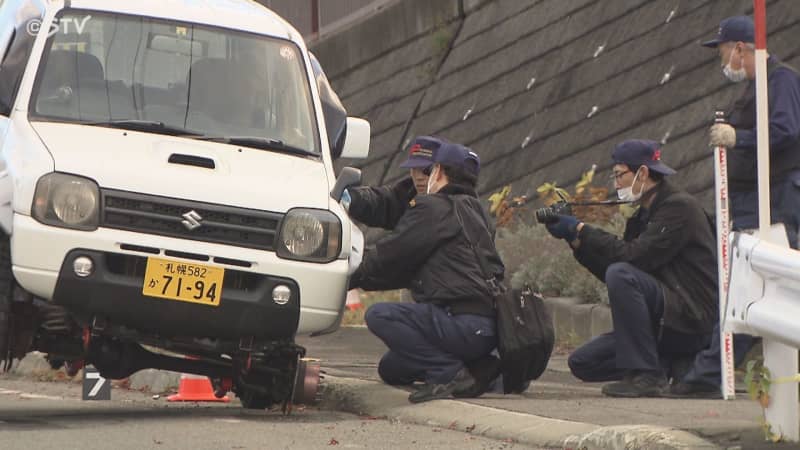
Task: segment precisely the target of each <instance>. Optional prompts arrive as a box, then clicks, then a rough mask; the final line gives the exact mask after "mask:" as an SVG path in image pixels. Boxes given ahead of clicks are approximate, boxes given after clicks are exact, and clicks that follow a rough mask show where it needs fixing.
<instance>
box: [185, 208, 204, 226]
mask: <svg viewBox="0 0 800 450" xmlns="http://www.w3.org/2000/svg"><path fill="white" fill-rule="evenodd" d="M181 217H183V218H184V219H186V220H182V221H181V223H182V224H183V226H185V227H186V229H188V230H189V231H191V230H196V229H197V228H200V227H201V226H202V225H203V224H202V223H200V221H201V220H203V216H201V215H200V214H197V211H195V210H191V211H189V212H187V213H186V214H183V215H182V216H181Z"/></svg>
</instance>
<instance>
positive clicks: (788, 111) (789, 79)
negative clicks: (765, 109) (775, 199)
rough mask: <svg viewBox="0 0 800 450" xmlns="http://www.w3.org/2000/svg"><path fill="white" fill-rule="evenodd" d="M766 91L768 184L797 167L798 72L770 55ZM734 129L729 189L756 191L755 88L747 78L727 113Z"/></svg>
mask: <svg viewBox="0 0 800 450" xmlns="http://www.w3.org/2000/svg"><path fill="white" fill-rule="evenodd" d="M767 74H768V75H767V79H768V85H769V87H768V90H769V144H770V145H769V147H770V152H769V157H770V162H769V172H770V181H771V182H772V183H776V182H780V181H783V180H784V179H785V178H786V176H787V175H788V174H789V173H790V172H791V171H793V170H798V169H800V75H798V73H797V71H796V70H795V69H794V68H792V67H790V66H788V65H786V64H782V63H780V62H779V61H778V60H776V59H775V58H773V57H770V58H769V59H768V60H767ZM727 120H728V123H730V124H731V125H732V126H733V127H734V128H735V129H736V147H735V148H732V149H728V154H727V157H728V184H729V186H730V190H731V191H732V192H753V191H756V189H757V188H756V184H757V183H756V179H757V176H756V175H757V173H756V166H757V164H756V159H757V157H756V87H755V81H754V80H750V81H748V82H747V86H745V89H744V92H743V93H742V96H741V97H740V98H739V99H738V100H737V101H736V102H735V103H734V104H733V106H732V107H731V108H730V110H729V111H728V112H727Z"/></svg>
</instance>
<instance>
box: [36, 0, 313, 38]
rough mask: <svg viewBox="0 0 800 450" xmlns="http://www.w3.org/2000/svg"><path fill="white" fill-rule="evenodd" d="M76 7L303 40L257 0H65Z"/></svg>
mask: <svg viewBox="0 0 800 450" xmlns="http://www.w3.org/2000/svg"><path fill="white" fill-rule="evenodd" d="M51 3H60V4H62V5H66V6H70V7H72V8H76V9H92V10H97V11H106V12H112V13H120V14H132V15H137V16H146V17H154V18H161V19H171V20H177V21H181V22H190V23H197V24H204V25H212V26H218V27H223V28H229V29H233V30H241V31H248V32H252V33H258V34H264V35H268V36H274V37H279V38H285V39H293V40H300V39H302V38H301V37H300V34H299V33H298V32H297V31H296V30H295V29H294V28H293V27H292V26H291V25H289V23H288V22H286V21H285V20H283V18H281V17H280V16H279V15H277V14H275V13H274V12H272V11H271V10H269V9H267V8H266V7H265V6H262V5H261V4H259V3H257V2H255V1H253V0H134V1H120V0H114V1H109V0H71V1H70V0H64V1H52V0H51Z"/></svg>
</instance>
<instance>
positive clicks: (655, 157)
mask: <svg viewBox="0 0 800 450" xmlns="http://www.w3.org/2000/svg"><path fill="white" fill-rule="evenodd" d="M653 161H661V150H656V151H655V152H653Z"/></svg>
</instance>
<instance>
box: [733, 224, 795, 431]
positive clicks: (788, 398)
mask: <svg viewBox="0 0 800 450" xmlns="http://www.w3.org/2000/svg"><path fill="white" fill-rule="evenodd" d="M780 242H783V245H781V244H780ZM730 248H731V255H730V258H731V260H730V268H731V272H730V289H729V291H728V301H727V305H726V308H725V316H724V317H723V330H724V331H728V332H734V333H747V334H752V335H755V336H762V337H763V338H764V342H763V347H764V365H765V366H766V367H767V368H768V369H769V371H770V374H771V379H772V385H771V387H770V392H769V397H770V400H769V405H768V406H767V408H766V419H767V423H768V424H769V425H770V426H771V427H772V432H773V433H776V434H778V435H781V436H783V437H784V438H786V439H788V440H791V441H795V442H796V441H798V439H799V438H800V405H799V404H798V401H797V394H798V385H797V382H796V381H797V377H796V375H797V369H798V348H800V252H798V251H796V250H792V249H790V248H789V246H788V243H787V242H786V234H785V232H784V229H783V226H782V225H779V226H777V227H773V228H772V229H771V230H770V236H762V237H759V236H756V235H749V234H744V233H733V234H732V236H731V246H730Z"/></svg>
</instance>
